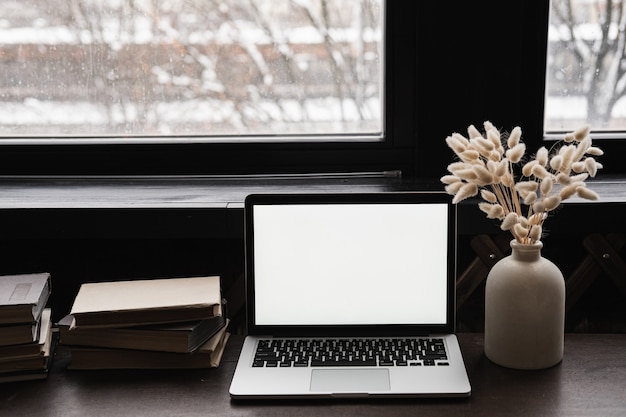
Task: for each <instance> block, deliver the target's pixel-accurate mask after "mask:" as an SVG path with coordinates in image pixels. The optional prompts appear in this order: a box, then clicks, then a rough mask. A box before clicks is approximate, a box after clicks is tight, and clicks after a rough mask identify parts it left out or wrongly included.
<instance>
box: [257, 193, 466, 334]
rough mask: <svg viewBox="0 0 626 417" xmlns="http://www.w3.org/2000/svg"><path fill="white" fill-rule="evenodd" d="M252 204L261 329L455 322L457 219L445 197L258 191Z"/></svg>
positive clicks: (379, 326) (258, 317)
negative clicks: (271, 193) (454, 294)
mask: <svg viewBox="0 0 626 417" xmlns="http://www.w3.org/2000/svg"><path fill="white" fill-rule="evenodd" d="M247 210H248V211H247V222H248V223H247V226H248V227H247V229H246V231H247V251H248V254H247V255H248V258H247V261H248V269H247V274H248V285H249V287H248V289H249V292H248V295H249V297H251V298H253V299H252V300H250V299H249V308H251V309H252V311H250V312H249V313H250V314H251V318H252V320H253V323H252V325H253V326H255V327H256V328H268V329H269V328H272V329H276V328H282V329H292V331H293V330H294V329H302V328H309V329H311V328H319V329H322V328H325V329H328V328H337V329H338V328H346V327H348V328H360V329H366V328H388V327H390V326H391V327H394V326H395V327H406V326H422V327H427V328H432V327H434V328H448V325H449V324H450V322H451V309H450V307H451V304H453V298H454V297H453V291H454V289H453V288H454V286H453V283H454V281H453V279H454V274H453V266H454V262H453V259H454V245H453V240H454V229H453V227H454V224H453V220H454V217H453V216H452V214H453V213H452V210H453V206H452V205H450V204H449V202H448V200H447V196H440V195H433V194H385V193H382V194H372V195H356V194H349V195H328V194H321V195H309V196H304V195H295V196H294V195H291V196H289V195H286V196H258V197H255V196H253V197H251V198H250V199H249V200H248V201H247ZM451 285H452V288H451ZM451 294H452V296H451Z"/></svg>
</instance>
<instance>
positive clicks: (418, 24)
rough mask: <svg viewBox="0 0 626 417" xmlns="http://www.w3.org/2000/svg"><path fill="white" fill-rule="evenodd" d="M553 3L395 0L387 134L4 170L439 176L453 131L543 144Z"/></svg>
mask: <svg viewBox="0 0 626 417" xmlns="http://www.w3.org/2000/svg"><path fill="white" fill-rule="evenodd" d="M549 5H550V4H549V0H536V1H532V2H531V1H527V0H509V1H506V2H503V1H501V0H484V1H480V2H467V1H463V0H450V1H446V2H426V1H407V0H387V6H386V8H387V10H386V29H387V33H386V37H385V41H386V45H385V54H386V65H385V92H386V93H385V100H384V103H385V104H384V106H385V111H384V113H385V116H384V135H383V136H384V140H383V141H381V142H350V141H345V142H329V143H324V142H315V143H313V142H304V143H297V142H291V143H276V142H274V143H181V144H176V143H168V144H136V143H133V144H108V145H103V144H88V143H87V144H84V145H66V144H63V145H55V144H49V145H41V144H38V145H7V144H2V143H1V141H0V175H44V176H45V175H72V176H89V175H104V176H107V175H116V176H125V175H148V176H152V175H207V174H216V175H233V174H235V175H237V174H298V173H307V174H308V173H329V172H331V173H343V172H382V171H391V170H399V171H402V174H403V176H405V177H417V178H419V179H420V180H424V181H429V182H430V181H432V182H438V179H439V178H440V177H441V175H443V174H445V172H446V166H447V165H448V164H449V163H450V162H451V161H452V158H453V154H452V152H451V151H450V150H449V149H448V148H447V147H446V145H445V138H446V136H448V135H449V134H450V133H452V132H465V131H466V129H467V126H468V125H470V124H475V125H477V126H478V127H481V124H482V123H483V122H484V121H485V120H489V121H491V122H492V123H494V124H495V125H496V126H497V127H499V128H500V129H502V130H510V129H512V128H513V127H515V126H520V127H522V130H523V140H524V142H525V143H526V144H527V148H528V149H529V152H534V151H535V150H537V149H538V148H539V147H541V146H543V145H546V144H547V145H548V146H549V145H550V144H549V143H547V142H545V141H544V134H543V116H544V113H543V105H544V95H545V94H544V92H545V72H546V54H547V32H548V16H549ZM594 142H595V144H596V145H598V146H600V147H601V148H602V149H603V150H604V151H605V155H604V156H603V157H602V158H601V162H602V163H603V164H604V169H603V171H602V172H601V175H606V174H623V173H625V168H624V165H623V164H621V163H619V162H618V161H617V157H618V156H619V155H621V154H625V152H626V140H620V139H599V140H595V141H594Z"/></svg>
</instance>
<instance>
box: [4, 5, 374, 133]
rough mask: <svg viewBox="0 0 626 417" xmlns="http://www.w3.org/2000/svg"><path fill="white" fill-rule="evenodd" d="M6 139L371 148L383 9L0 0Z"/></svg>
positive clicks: (372, 6)
mask: <svg viewBox="0 0 626 417" xmlns="http://www.w3.org/2000/svg"><path fill="white" fill-rule="evenodd" d="M0 16H2V18H0V45H1V47H0V54H1V56H2V57H3V61H4V62H3V69H4V77H2V79H0V82H1V83H2V85H0V106H1V107H0V115H1V117H0V135H1V136H2V137H4V138H12V139H15V138H35V137H37V138H40V139H43V138H52V139H53V140H57V141H58V140H59V138H72V139H76V138H101V139H105V140H111V139H121V140H123V141H125V142H128V141H130V140H132V139H139V140H140V141H144V142H145V141H146V140H147V139H149V138H158V139H166V138H169V139H173V140H179V141H180V140H182V139H184V138H187V139H189V138H194V140H196V141H197V140H200V139H207V140H216V139H218V138H221V139H224V138H230V139H234V138H237V139H239V140H240V139H242V138H246V139H267V136H268V135H271V137H272V138H274V139H275V138H285V137H289V139H290V140H298V139H299V138H302V137H306V138H309V139H311V138H319V137H321V136H323V137H324V139H325V140H329V138H331V137H333V136H338V137H340V138H342V139H358V140H364V139H365V138H371V139H380V138H381V136H382V132H383V128H382V121H383V118H382V105H383V100H382V97H383V94H384V88H383V84H382V82H383V78H382V74H383V63H384V48H383V33H384V4H383V2H382V0H341V1H328V0H245V1H241V0H222V1H215V0H214V1H206V0H195V1H189V0H187V1H183V0H169V1H150V0H105V1H103V0H77V1H70V2H62V3H61V4H55V3H51V2H49V1H46V0H28V1H24V0H21V1H16V0H0Z"/></svg>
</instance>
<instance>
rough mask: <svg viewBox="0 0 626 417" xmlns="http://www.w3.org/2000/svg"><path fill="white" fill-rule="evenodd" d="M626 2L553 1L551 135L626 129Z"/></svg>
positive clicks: (549, 70) (549, 87) (548, 123)
mask: <svg viewBox="0 0 626 417" xmlns="http://www.w3.org/2000/svg"><path fill="white" fill-rule="evenodd" d="M625 6H626V1H622V0H552V3H551V16H550V26H549V32H548V67H547V84H546V92H547V93H546V106H545V131H546V132H547V133H549V132H557V131H558V132H561V131H570V130H573V129H576V128H578V127H580V126H581V125H583V124H589V125H591V127H592V128H593V129H594V130H595V131H625V130H626V99H625V97H624V91H625V88H626V72H625V69H626V49H625V48H624V43H625V42H626V7H625Z"/></svg>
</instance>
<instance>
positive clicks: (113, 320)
mask: <svg viewBox="0 0 626 417" xmlns="http://www.w3.org/2000/svg"><path fill="white" fill-rule="evenodd" d="M70 314H72V315H73V316H74V324H75V327H77V328H80V327H88V326H89V327H130V326H137V325H143V324H158V323H175V322H185V321H193V320H205V319H208V318H210V317H214V316H219V315H221V314H222V307H221V288H220V278H219V276H209V277H193V278H167V279H147V280H133V281H114V282H96V283H87V284H82V285H81V287H80V289H79V291H78V294H77V295H76V299H75V300H74V305H73V306H72V310H71V312H70Z"/></svg>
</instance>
